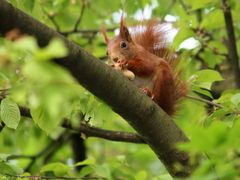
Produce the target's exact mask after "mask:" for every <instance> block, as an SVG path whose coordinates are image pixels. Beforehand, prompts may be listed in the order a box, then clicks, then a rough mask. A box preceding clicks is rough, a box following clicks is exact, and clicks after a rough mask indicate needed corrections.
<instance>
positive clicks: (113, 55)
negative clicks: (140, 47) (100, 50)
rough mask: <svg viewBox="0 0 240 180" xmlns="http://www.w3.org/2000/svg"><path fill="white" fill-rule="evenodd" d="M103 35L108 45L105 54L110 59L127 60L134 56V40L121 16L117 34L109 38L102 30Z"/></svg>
mask: <svg viewBox="0 0 240 180" xmlns="http://www.w3.org/2000/svg"><path fill="white" fill-rule="evenodd" d="M103 35H104V38H105V41H106V43H107V45H108V48H107V55H108V57H109V58H110V59H111V60H112V61H114V62H117V61H121V60H128V59H131V58H132V57H133V56H134V50H133V48H134V42H133V40H132V38H131V35H130V33H129V30H128V28H127V27H126V26H125V25H124V23H123V16H122V17H121V23H120V32H119V35H118V36H116V37H115V38H113V39H112V40H109V39H108V37H107V36H106V33H105V32H103Z"/></svg>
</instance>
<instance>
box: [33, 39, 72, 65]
mask: <svg viewBox="0 0 240 180" xmlns="http://www.w3.org/2000/svg"><path fill="white" fill-rule="evenodd" d="M67 53H68V49H67V48H66V47H65V44H64V43H63V41H62V40H60V39H53V40H51V41H50V43H49V44H48V46H47V47H46V48H43V49H40V50H39V51H37V52H36V54H35V57H36V59H38V60H51V59H52V58H62V57H64V56H66V55H67Z"/></svg>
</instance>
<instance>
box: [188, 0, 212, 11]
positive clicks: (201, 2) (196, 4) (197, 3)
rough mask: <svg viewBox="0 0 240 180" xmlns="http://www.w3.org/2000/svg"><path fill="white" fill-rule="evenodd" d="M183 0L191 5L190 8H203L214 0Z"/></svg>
mask: <svg viewBox="0 0 240 180" xmlns="http://www.w3.org/2000/svg"><path fill="white" fill-rule="evenodd" d="M185 2H186V3H187V4H188V5H190V6H191V10H196V9H200V8H204V7H206V6H207V5H209V4H210V3H213V2H214V0H194V1H193V0H185Z"/></svg>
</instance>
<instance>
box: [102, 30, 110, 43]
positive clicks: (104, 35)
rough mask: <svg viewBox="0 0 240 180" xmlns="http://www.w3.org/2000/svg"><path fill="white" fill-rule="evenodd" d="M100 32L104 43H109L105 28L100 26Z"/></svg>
mask: <svg viewBox="0 0 240 180" xmlns="http://www.w3.org/2000/svg"><path fill="white" fill-rule="evenodd" d="M100 32H101V33H102V35H103V37H104V39H105V42H106V43H107V44H108V43H109V38H108V37H107V32H106V28H105V27H103V26H102V27H101V28H100Z"/></svg>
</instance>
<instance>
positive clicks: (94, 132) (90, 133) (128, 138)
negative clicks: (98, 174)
mask: <svg viewBox="0 0 240 180" xmlns="http://www.w3.org/2000/svg"><path fill="white" fill-rule="evenodd" d="M19 109H20V113H21V116H25V117H29V118H32V117H31V114H30V110H29V109H28V108H26V107H19ZM61 126H62V127H64V128H67V129H70V130H73V131H74V132H75V133H79V134H80V135H81V134H84V135H85V136H86V137H98V138H103V139H107V140H111V141H119V142H132V143H145V142H144V141H143V139H142V138H141V137H140V136H139V135H138V134H136V133H128V132H121V131H110V130H104V129H100V128H97V127H93V126H89V125H88V124H86V123H81V125H80V127H78V128H75V127H73V126H72V125H71V123H70V120H68V119H64V121H63V123H62V125H61Z"/></svg>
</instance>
